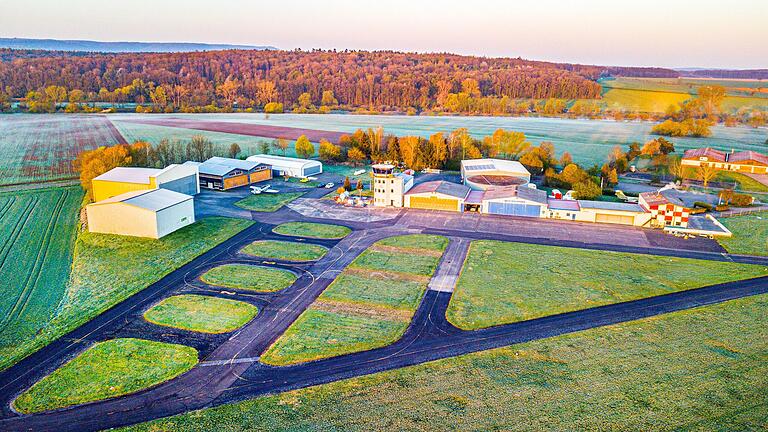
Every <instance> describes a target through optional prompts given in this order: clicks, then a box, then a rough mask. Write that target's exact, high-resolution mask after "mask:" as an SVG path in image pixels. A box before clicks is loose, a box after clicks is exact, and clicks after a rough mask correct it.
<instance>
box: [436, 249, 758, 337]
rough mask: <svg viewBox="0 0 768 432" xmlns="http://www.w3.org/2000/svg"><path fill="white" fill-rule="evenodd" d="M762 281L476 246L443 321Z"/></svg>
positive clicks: (580, 253)
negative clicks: (741, 280)
mask: <svg viewBox="0 0 768 432" xmlns="http://www.w3.org/2000/svg"><path fill="white" fill-rule="evenodd" d="M521 257H525V258H524V259H521ZM765 275H768V267H764V266H758V265H749V264H735V263H731V262H719V261H704V260H694V259H687V258H676V257H661V256H652V255H640V254H631V253H619V252H608V251H592V250H586V249H577V248H563V247H553V246H540V245H531V244H525V243H507V242H500V241H495V240H479V241H473V242H472V244H471V246H470V249H469V254H468V255H467V259H466V262H465V263H464V268H463V269H462V273H461V276H460V277H459V280H458V282H457V284H456V289H455V291H454V293H453V297H452V298H451V302H450V304H449V306H448V310H447V312H446V316H447V318H448V320H449V321H450V322H451V323H453V324H454V325H455V326H457V327H459V328H462V329H465V330H474V329H479V328H484V327H490V326H494V325H499V324H507V323H512V322H517V321H524V320H529V319H533V318H539V317H543V316H547V315H554V314H559V313H563V312H570V311H574V310H580V309H587V308H590V307H595V306H602V305H606V304H612V303H619V302H625V301H629V300H635V299H640V298H645V297H651V296H657V295H662V294H668V293H671V292H676V291H683V290H688V289H692V288H699V287H703V286H707V285H713V284H718V283H724V282H730V281H734V280H740V279H748V278H753V277H758V276H765Z"/></svg>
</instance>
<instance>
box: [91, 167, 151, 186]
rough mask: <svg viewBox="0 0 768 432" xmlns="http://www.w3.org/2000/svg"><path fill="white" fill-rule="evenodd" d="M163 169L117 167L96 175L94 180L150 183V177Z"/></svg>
mask: <svg viewBox="0 0 768 432" xmlns="http://www.w3.org/2000/svg"><path fill="white" fill-rule="evenodd" d="M161 171H162V170H160V169H156V168H136V167H117V168H112V169H111V170H109V171H107V172H105V173H104V174H101V175H99V176H96V177H95V178H94V180H102V181H113V182H122V183H141V184H149V178H150V177H153V176H156V175H157V174H159V173H160V172H161Z"/></svg>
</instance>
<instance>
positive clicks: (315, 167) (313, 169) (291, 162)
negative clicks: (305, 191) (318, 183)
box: [246, 154, 323, 178]
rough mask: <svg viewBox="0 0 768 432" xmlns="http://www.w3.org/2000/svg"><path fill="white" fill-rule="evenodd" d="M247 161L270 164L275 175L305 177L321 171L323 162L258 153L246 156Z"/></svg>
mask: <svg viewBox="0 0 768 432" xmlns="http://www.w3.org/2000/svg"><path fill="white" fill-rule="evenodd" d="M246 160H247V161H251V162H257V163H261V164H266V165H270V166H271V167H272V175H273V176H275V177H281V176H288V177H298V178H306V177H309V176H313V175H318V174H322V173H323V164H322V163H320V162H318V161H316V160H311V159H300V158H292V157H285V156H275V155H266V154H258V155H254V156H248V158H247V159H246Z"/></svg>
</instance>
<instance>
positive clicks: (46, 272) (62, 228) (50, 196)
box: [0, 187, 83, 369]
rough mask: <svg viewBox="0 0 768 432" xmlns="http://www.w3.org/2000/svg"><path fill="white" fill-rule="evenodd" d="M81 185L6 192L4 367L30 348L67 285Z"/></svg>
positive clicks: (0, 261)
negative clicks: (29, 345)
mask: <svg viewBox="0 0 768 432" xmlns="http://www.w3.org/2000/svg"><path fill="white" fill-rule="evenodd" d="M82 199H83V193H82V191H81V190H80V188H79V187H68V188H53V189H43V190H35V191H23V192H9V193H0V281H1V282H0V286H2V291H0V292H2V296H0V330H1V331H0V369H4V368H6V367H8V366H10V365H11V364H12V363H13V362H15V361H17V360H18V359H19V358H21V357H22V356H24V355H25V354H27V353H28V352H29V351H28V349H29V348H27V347H26V345H28V344H29V342H30V340H33V339H34V338H35V336H36V335H37V334H39V333H40V332H42V331H44V329H45V328H46V327H47V325H48V323H49V322H50V320H51V318H52V317H53V316H54V315H55V314H56V308H57V307H58V306H59V304H60V302H61V301H62V299H63V298H64V297H65V294H66V291H67V282H68V281H69V276H70V269H71V267H72V252H73V250H74V246H75V233H76V231H75V230H76V226H77V223H76V221H77V219H78V210H79V208H80V203H81V201H82Z"/></svg>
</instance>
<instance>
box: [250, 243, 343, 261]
mask: <svg viewBox="0 0 768 432" xmlns="http://www.w3.org/2000/svg"><path fill="white" fill-rule="evenodd" d="M240 252H242V253H244V254H247V255H252V256H257V257H262V258H271V259H278V260H286V261H314V260H318V259H320V258H322V257H323V256H325V254H326V253H327V252H328V249H327V248H325V247H323V246H320V245H314V244H309V243H295V242H288V241H280V240H256V241H255V242H253V243H251V244H249V245H248V246H246V247H244V248H243V249H241V250H240Z"/></svg>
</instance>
